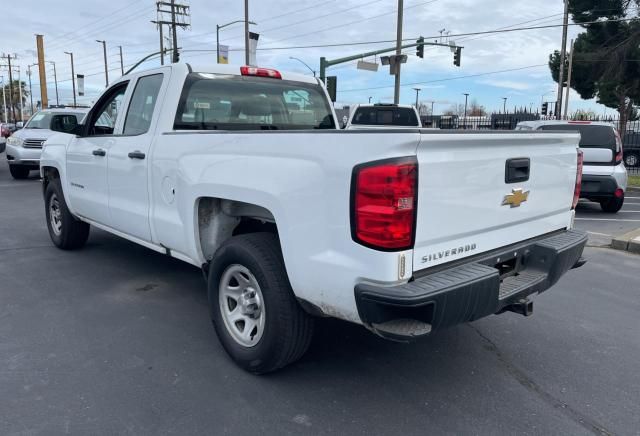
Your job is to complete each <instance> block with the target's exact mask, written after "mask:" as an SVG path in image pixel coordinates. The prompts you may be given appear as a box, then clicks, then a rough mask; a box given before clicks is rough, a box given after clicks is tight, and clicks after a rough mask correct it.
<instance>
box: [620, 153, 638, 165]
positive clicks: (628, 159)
mask: <svg viewBox="0 0 640 436" xmlns="http://www.w3.org/2000/svg"><path fill="white" fill-rule="evenodd" d="M624 164H625V165H626V166H627V167H637V166H640V157H639V156H638V155H637V154H636V153H629V154H627V155H626V156H625V157H624Z"/></svg>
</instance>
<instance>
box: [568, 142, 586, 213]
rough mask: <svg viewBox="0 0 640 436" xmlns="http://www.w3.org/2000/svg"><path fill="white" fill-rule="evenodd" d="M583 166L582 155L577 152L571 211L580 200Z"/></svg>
mask: <svg viewBox="0 0 640 436" xmlns="http://www.w3.org/2000/svg"><path fill="white" fill-rule="evenodd" d="M583 164H584V154H583V153H582V150H578V169H577V170H576V186H575V188H574V189H573V204H572V205H571V209H575V208H576V206H577V205H578V201H579V200H580V190H581V189H582V166H583Z"/></svg>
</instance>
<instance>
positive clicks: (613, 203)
mask: <svg viewBox="0 0 640 436" xmlns="http://www.w3.org/2000/svg"><path fill="white" fill-rule="evenodd" d="M623 204H624V195H623V196H622V197H620V198H617V197H613V198H609V199H607V200H602V201H601V202H600V207H601V208H602V211H603V212H607V213H617V212H618V211H619V210H620V209H622V205H623Z"/></svg>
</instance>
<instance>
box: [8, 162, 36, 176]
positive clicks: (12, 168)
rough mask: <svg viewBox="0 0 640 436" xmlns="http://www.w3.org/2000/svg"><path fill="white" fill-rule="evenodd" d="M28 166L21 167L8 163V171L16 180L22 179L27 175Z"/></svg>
mask: <svg viewBox="0 0 640 436" xmlns="http://www.w3.org/2000/svg"><path fill="white" fill-rule="evenodd" d="M30 171H31V170H30V169H29V167H23V166H21V165H9V172H10V173H11V176H12V177H13V178H14V179H16V180H24V179H26V178H28V177H29V172H30Z"/></svg>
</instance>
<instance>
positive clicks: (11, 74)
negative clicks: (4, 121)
mask: <svg viewBox="0 0 640 436" xmlns="http://www.w3.org/2000/svg"><path fill="white" fill-rule="evenodd" d="M2 57H3V58H7V63H8V64H9V109H11V118H12V119H13V121H14V122H15V121H16V108H15V107H14V106H13V70H12V68H11V59H16V55H13V56H11V54H3V55H2Z"/></svg>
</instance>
